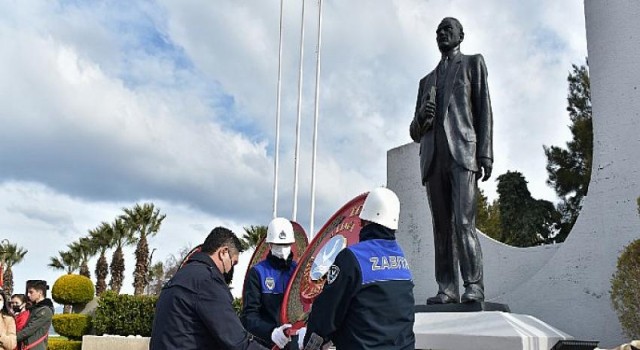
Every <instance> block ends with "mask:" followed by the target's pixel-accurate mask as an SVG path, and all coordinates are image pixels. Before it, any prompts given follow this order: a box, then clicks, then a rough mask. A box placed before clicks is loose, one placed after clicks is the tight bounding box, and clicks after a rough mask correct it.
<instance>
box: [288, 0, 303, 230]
mask: <svg viewBox="0 0 640 350" xmlns="http://www.w3.org/2000/svg"><path fill="white" fill-rule="evenodd" d="M303 61H304V0H302V21H301V25H300V67H299V73H298V118H297V122H296V149H295V156H294V166H293V167H294V173H293V213H292V214H291V220H293V221H296V217H297V214H298V168H299V167H300V123H301V119H302V70H303V69H302V67H303Z"/></svg>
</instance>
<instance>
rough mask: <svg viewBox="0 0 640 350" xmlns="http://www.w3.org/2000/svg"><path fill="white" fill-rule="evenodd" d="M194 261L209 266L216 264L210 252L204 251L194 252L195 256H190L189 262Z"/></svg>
mask: <svg viewBox="0 0 640 350" xmlns="http://www.w3.org/2000/svg"><path fill="white" fill-rule="evenodd" d="M194 261H197V262H201V263H203V264H205V265H207V266H209V267H212V266H216V264H214V263H213V260H212V259H211V257H210V256H209V254H207V253H203V252H200V253H195V254H193V256H191V258H189V262H188V263H187V264H190V263H192V262H194ZM216 267H217V266H216Z"/></svg>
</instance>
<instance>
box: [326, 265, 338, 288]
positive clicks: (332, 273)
mask: <svg viewBox="0 0 640 350" xmlns="http://www.w3.org/2000/svg"><path fill="white" fill-rule="evenodd" d="M339 274H340V268H339V267H337V266H336V265H331V268H329V273H327V283H329V284H331V283H333V281H335V280H336V278H338V275H339Z"/></svg>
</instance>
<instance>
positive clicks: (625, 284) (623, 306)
mask: <svg viewBox="0 0 640 350" xmlns="http://www.w3.org/2000/svg"><path fill="white" fill-rule="evenodd" d="M638 286H640V239H639V240H635V241H633V242H631V244H629V245H628V246H627V247H626V248H625V249H624V251H623V252H622V255H620V257H619V258H618V268H617V270H616V273H615V274H614V275H613V278H611V302H612V303H613V308H614V309H615V310H616V313H617V314H618V320H620V324H621V325H622V328H623V330H624V332H625V334H626V335H627V336H628V337H629V338H630V339H640V288H638Z"/></svg>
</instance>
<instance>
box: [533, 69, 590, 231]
mask: <svg viewBox="0 0 640 350" xmlns="http://www.w3.org/2000/svg"><path fill="white" fill-rule="evenodd" d="M567 80H568V81H569V95H568V97H567V102H568V106H567V111H568V112H569V118H570V120H571V125H569V130H570V131H571V135H572V138H571V140H570V141H569V142H567V144H566V147H565V148H562V147H557V146H550V147H549V146H544V153H545V155H546V156H547V173H548V175H549V177H548V179H547V184H549V185H550V186H551V187H553V189H554V190H555V191H556V193H557V195H558V196H559V197H560V198H561V200H562V201H561V203H560V204H559V205H558V210H559V211H560V213H561V214H562V221H561V223H560V232H559V234H558V237H557V238H556V239H557V240H559V241H564V239H565V238H566V237H567V235H568V234H569V232H570V231H571V229H572V228H573V225H574V224H575V222H576V219H577V218H578V214H579V213H580V209H581V207H582V199H583V198H584V197H585V196H586V195H587V191H588V189H589V181H590V180H591V166H592V163H593V123H592V112H591V89H590V83H589V70H588V67H587V65H582V66H577V65H575V64H574V65H573V70H572V71H571V72H570V73H569V77H568V78H567Z"/></svg>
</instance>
